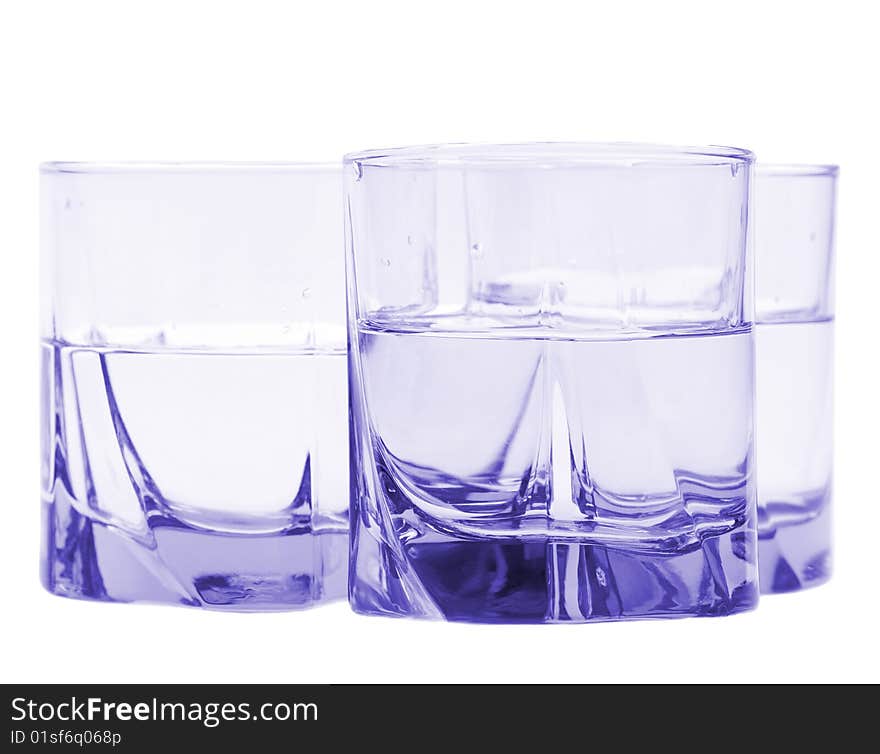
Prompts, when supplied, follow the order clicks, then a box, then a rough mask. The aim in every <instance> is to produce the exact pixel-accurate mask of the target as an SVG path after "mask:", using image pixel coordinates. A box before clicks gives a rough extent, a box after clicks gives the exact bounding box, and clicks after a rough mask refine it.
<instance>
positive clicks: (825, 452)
mask: <svg viewBox="0 0 880 754" xmlns="http://www.w3.org/2000/svg"><path fill="white" fill-rule="evenodd" d="M837 172H838V170H837V167H835V166H833V165H827V166H826V165H759V166H758V168H757V171H756V183H755V203H754V207H755V268H756V276H757V277H756V280H757V284H756V291H757V295H756V315H755V318H756V327H755V344H756V349H757V362H756V400H757V443H756V447H757V459H758V460H757V469H758V514H759V517H758V528H759V542H758V544H759V547H758V551H759V560H760V568H761V591H762V592H788V591H792V590H796V589H800V588H802V587H806V586H813V585H816V584H821V583H822V582H823V581H825V580H826V579H827V578H828V577H829V575H830V573H831V472H832V398H833V336H834V211H835V192H836V186H837Z"/></svg>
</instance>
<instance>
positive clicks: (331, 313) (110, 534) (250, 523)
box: [41, 163, 349, 610]
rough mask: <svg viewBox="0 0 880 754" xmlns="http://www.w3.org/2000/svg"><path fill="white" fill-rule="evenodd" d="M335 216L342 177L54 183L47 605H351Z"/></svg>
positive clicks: (187, 175) (82, 178) (72, 178)
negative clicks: (64, 599) (68, 600)
mask: <svg viewBox="0 0 880 754" xmlns="http://www.w3.org/2000/svg"><path fill="white" fill-rule="evenodd" d="M341 209H342V178H341V165H340V166H335V165H315V166H309V165H288V164H177V163H174V164H171V163H169V164H136V163H132V164H88V163H50V164H46V165H44V166H43V167H42V212H43V216H42V217H43V219H42V224H43V246H42V263H43V270H42V291H43V308H42V316H41V320H42V324H41V335H42V375H43V483H42V488H43V505H42V508H43V555H42V575H43V582H44V584H45V586H46V588H47V589H48V590H49V591H51V592H54V593H55V594H59V595H64V596H68V597H79V598H88V599H94V600H108V601H120V602H128V601H140V600H145V601H153V602H165V603H179V604H184V605H193V606H205V607H213V608H223V609H232V610H265V609H285V608H293V607H298V606H306V605H309V604H312V603H314V602H317V601H319V600H322V599H329V598H331V597H340V596H344V594H345V573H346V563H347V530H348V493H349V482H348V425H347V368H346V342H345V286H344V282H343V281H344V254H343V230H342V222H341Z"/></svg>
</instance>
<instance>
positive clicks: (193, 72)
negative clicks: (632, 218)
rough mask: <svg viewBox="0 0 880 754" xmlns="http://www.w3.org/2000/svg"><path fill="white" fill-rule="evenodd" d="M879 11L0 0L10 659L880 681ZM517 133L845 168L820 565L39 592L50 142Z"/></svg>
mask: <svg viewBox="0 0 880 754" xmlns="http://www.w3.org/2000/svg"><path fill="white" fill-rule="evenodd" d="M859 9H863V10H859ZM870 12H871V4H870V3H863V2H853V3H851V4H850V3H846V2H843V0H838V1H837V2H834V3H830V2H827V1H826V2H821V3H812V2H807V1H805V0H800V2H770V1H769V0H763V2H757V3H752V2H743V1H740V2H737V3H707V2H693V3H683V2H672V1H671V0H665V1H664V2H649V3H633V2H601V3H590V2H584V1H583V0H581V1H580V2H571V3H562V2H554V1H553V0H540V2H530V3H524V2H523V3H521V2H516V0H506V2H498V3H489V2H479V0H469V1H466V2H458V1H457V0H444V2H418V1H417V0H407V1H404V2H393V3H392V2H381V1H380V0H369V1H368V2H353V3H350V4H347V3H338V2H329V1H328V0H322V1H321V2H309V3H298V2H295V1H294V0H288V1H287V2H263V1H260V0H239V2H224V1H222V0H204V1H192V0H189V1H188V0H172V1H171V2H166V1H165V0H150V1H149V2H133V1H127V0H108V1H105V2H100V1H97V0H77V1H76V2H71V0H60V1H59V2H50V1H49V0H4V1H3V2H2V3H0V286H2V290H0V307H2V310H0V313H2V317H0V349H2V350H0V359H2V362H0V364H2V366H0V386H2V390H0V406H2V413H0V511H2V513H0V516H2V518H0V526H2V528H0V558H2V559H0V612H2V615H0V681H7V682H12V681H14V682H23V681H32V682H40V681H58V682H60V681H83V682H89V681H120V682H139V681H171V682H184V681H215V682H235V681H267V682H268V681H273V682H296V681H316V682H334V681H538V680H541V681H566V682H578V681H584V682H611V681H650V680H656V681H661V680H662V681H685V680H687V681H698V680H703V681H810V680H815V681H830V680H839V681H846V680H849V681H855V680H871V681H880V658H878V655H880V653H878V647H877V637H878V618H880V610H878V606H877V604H878V599H880V567H878V565H880V497H878V493H877V489H878V487H877V479H878V472H880V440H878V428H880V416H878V399H877V394H878V369H877V363H878V362H877V353H878V341H877V337H876V335H875V333H876V332H877V327H878V324H877V322H876V320H877V316H878V311H880V309H878V301H880V244H878V227H880V190H878V186H880V159H878V142H877V137H878V135H880V120H878V114H877V96H878V74H880V57H878V50H880V45H878V43H877V39H876V20H875V19H874V18H872V17H870V16H867V15H865V14H866V13H870ZM532 139H541V140H545V139H567V140H636V141H658V142H671V143H693V144H702V143H713V144H728V145H736V146H744V147H748V148H751V149H753V150H754V151H755V152H757V154H758V156H759V158H762V159H764V160H768V161H770V160H773V161H789V160H790V161H810V162H814V161H827V162H837V163H839V164H840V165H841V166H842V171H841V181H840V201H839V233H838V297H837V301H838V320H837V417H836V438H837V446H836V573H835V577H834V580H833V581H832V582H831V583H830V584H829V585H827V586H824V587H822V588H819V589H815V590H812V591H808V592H805V593H801V594H795V595H783V596H777V597H772V598H767V599H765V600H763V601H762V604H761V606H760V608H759V609H758V611H757V612H753V613H749V614H746V615H741V616H737V617H733V618H728V619H713V620H685V621H660V622H642V623H622V624H604V625H586V626H583V625H581V626H528V627H522V626H499V627H493V626H470V625H455V624H439V623H420V622H414V621H401V620H392V619H380V618H372V619H371V618H363V617H357V616H355V615H353V614H351V613H349V611H348V608H347V606H346V605H345V604H336V605H333V606H330V607H327V608H323V609H319V610H313V611H309V612H303V613H286V614H261V615H238V614H220V613H214V612H204V611H198V610H186V609H183V608H169V607H154V606H121V605H103V604H91V603H82V602H75V601H69V600H63V599H60V598H57V597H51V596H49V595H48V594H46V593H45V592H43V590H42V589H41V587H40V585H39V581H38V568H37V561H38V542H39V531H38V529H39V513H38V511H39V494H38V479H39V470H38V419H37V416H38V374H37V372H38V369H37V367H38V364H37V346H36V339H37V295H38V294H37V248H38V241H37V239H38V219H37V163H38V162H40V161H42V160H50V159H55V160H89V159H233V160H239V159H241V160H245V159H247V160H251V159H257V160H277V159H284V160H295V159H305V160H315V159H335V158H336V157H338V156H339V155H340V154H341V153H343V152H347V151H352V150H356V149H361V148H367V147H379V146H388V145H395V144H412V143H426V142H437V141H517V140H532Z"/></svg>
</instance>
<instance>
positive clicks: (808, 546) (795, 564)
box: [758, 496, 831, 594]
mask: <svg viewBox="0 0 880 754" xmlns="http://www.w3.org/2000/svg"><path fill="white" fill-rule="evenodd" d="M827 503H828V501H827V496H823V497H822V499H821V500H816V501H814V502H813V504H812V505H799V506H792V505H781V504H772V503H771V504H768V505H765V506H761V508H760V510H759V512H760V516H759V521H760V526H759V534H758V561H759V564H760V570H761V593H762V594H776V593H782V592H796V591H798V590H800V589H807V588H809V587H814V586H819V585H820V584H824V583H825V582H826V581H828V579H829V578H831V511H830V508H829V505H828V504H827Z"/></svg>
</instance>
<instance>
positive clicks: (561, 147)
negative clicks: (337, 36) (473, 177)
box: [343, 141, 755, 168]
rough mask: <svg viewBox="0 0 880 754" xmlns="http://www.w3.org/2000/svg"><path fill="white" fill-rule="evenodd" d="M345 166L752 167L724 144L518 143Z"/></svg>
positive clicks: (744, 152) (403, 150) (382, 154)
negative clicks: (641, 165) (642, 165)
mask: <svg viewBox="0 0 880 754" xmlns="http://www.w3.org/2000/svg"><path fill="white" fill-rule="evenodd" d="M343 159H344V161H345V164H346V165H351V164H357V165H366V166H371V167H373V166H375V167H387V168H396V167H409V168H415V167H422V168H432V167H438V166H441V165H460V166H479V167H492V166H499V167H500V166H510V165H513V166H517V167H523V166H526V167H550V168H553V167H571V166H575V165H576V166H581V165H583V166H590V165H595V166H603V165H606V166H621V167H623V166H638V165H640V164H644V165H652V166H657V165H659V166H663V167H673V166H680V167H681V166H719V165H734V166H739V165H749V164H752V163H753V162H754V161H755V155H754V154H753V153H752V152H751V151H749V150H748V149H742V148H740V147H724V146H714V145H710V146H675V145H667V144H651V143H641V142H579V141H534V142H518V143H510V144H503V143H465V142H462V143H449V144H423V145H415V146H405V147H392V148H389V149H368V150H364V151H360V152H351V153H349V154H346V155H345V157H344V158H343Z"/></svg>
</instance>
